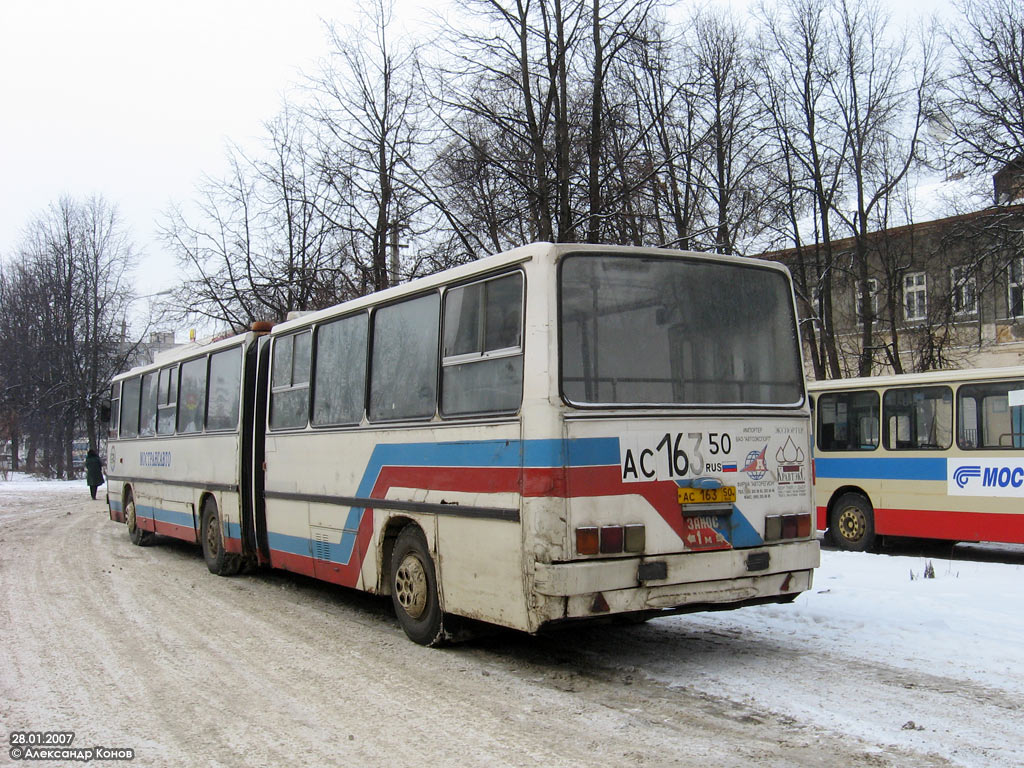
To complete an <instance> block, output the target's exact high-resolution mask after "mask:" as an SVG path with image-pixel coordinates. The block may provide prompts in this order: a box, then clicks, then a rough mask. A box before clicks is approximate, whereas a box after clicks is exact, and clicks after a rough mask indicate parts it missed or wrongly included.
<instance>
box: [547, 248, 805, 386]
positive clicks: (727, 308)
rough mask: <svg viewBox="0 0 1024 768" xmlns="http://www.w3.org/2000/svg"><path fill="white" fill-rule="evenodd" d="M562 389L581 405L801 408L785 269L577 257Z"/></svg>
mask: <svg viewBox="0 0 1024 768" xmlns="http://www.w3.org/2000/svg"><path fill="white" fill-rule="evenodd" d="M560 301H561V316H560V317H561V376H562V392H563V394H564V396H565V398H566V400H567V401H568V402H569V403H571V404H574V405H605V404H608V405H612V404H614V405H720V404H736V405H741V404H742V405H795V404H799V403H801V402H802V401H803V384H802V381H803V377H802V372H801V364H800V351H799V343H798V340H797V331H796V322H795V319H794V316H793V301H792V296H791V293H790V287H789V283H788V281H787V280H786V277H785V275H784V274H783V273H781V272H778V271H776V270H774V269H765V268H764V267H758V266H754V265H750V266H747V265H739V264H735V263H725V262H707V261H696V260H692V261H691V260H688V259H679V258H658V257H644V258H638V257H635V256H619V255H613V254H602V255H596V256H595V255H592V254H578V255H572V254H570V255H568V256H567V257H566V258H565V260H564V261H563V263H562V269H561V280H560Z"/></svg>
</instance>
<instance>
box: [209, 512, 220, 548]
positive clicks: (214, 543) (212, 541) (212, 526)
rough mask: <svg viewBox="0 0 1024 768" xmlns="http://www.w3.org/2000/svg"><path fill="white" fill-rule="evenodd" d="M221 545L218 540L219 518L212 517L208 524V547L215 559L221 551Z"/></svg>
mask: <svg viewBox="0 0 1024 768" xmlns="http://www.w3.org/2000/svg"><path fill="white" fill-rule="evenodd" d="M219 543H220V542H219V541H218V540H217V516H216V515H210V521H209V522H208V523H207V524H206V547H207V549H209V551H210V554H211V555H213V556H214V557H216V556H217V552H218V550H219V549H220V547H219V546H218V545H219Z"/></svg>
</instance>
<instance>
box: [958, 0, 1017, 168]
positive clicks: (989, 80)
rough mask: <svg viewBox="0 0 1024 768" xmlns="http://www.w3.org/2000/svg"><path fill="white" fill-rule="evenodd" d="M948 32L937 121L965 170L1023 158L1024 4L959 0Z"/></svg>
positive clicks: (998, 0) (999, 164)
mask: <svg viewBox="0 0 1024 768" xmlns="http://www.w3.org/2000/svg"><path fill="white" fill-rule="evenodd" d="M955 5H956V7H957V9H958V10H959V12H960V15H961V21H960V23H955V24H953V25H952V26H951V27H950V28H949V30H948V33H947V37H948V40H949V43H950V47H951V49H952V51H953V54H954V57H955V59H954V63H953V72H952V76H951V77H949V78H947V79H946V80H945V83H944V88H943V92H942V106H941V111H940V112H939V119H940V120H941V123H942V125H943V126H945V127H946V129H947V130H949V131H951V132H952V135H953V138H954V144H955V156H956V158H957V160H958V162H959V164H960V165H961V166H962V167H964V168H966V169H978V168H980V169H986V170H992V171H994V170H998V169H999V168H1001V167H1002V166H1004V165H1006V164H1007V163H1010V162H1013V161H1017V160H1020V159H1021V158H1024V7H1022V5H1021V3H1020V2H1018V0H958V2H957V3H956V4H955Z"/></svg>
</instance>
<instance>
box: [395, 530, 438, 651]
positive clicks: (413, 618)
mask: <svg viewBox="0 0 1024 768" xmlns="http://www.w3.org/2000/svg"><path fill="white" fill-rule="evenodd" d="M391 602H392V604H393V605H394V607H395V615H396V616H397V617H398V623H399V624H401V625H402V629H403V630H405V634H406V635H408V636H409V639H410V640H412V641H413V642H414V643H419V644H420V645H428V646H438V645H443V644H444V641H445V639H446V636H445V633H444V628H443V626H442V623H443V622H442V618H443V614H442V612H441V601H440V599H439V598H438V595H437V574H436V572H435V571H434V560H433V558H432V557H431V556H430V552H429V551H428V548H427V540H426V537H425V536H424V535H423V531H421V530H420V529H419V528H417V527H416V526H415V525H409V526H407V527H406V528H404V529H403V530H402V532H401V533H400V534H398V540H397V541H396V542H395V549H394V551H393V553H392V555H391Z"/></svg>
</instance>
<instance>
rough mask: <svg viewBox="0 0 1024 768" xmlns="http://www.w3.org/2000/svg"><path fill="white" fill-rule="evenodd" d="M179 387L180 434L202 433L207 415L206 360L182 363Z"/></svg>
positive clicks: (202, 358) (200, 359) (199, 359)
mask: <svg viewBox="0 0 1024 768" xmlns="http://www.w3.org/2000/svg"><path fill="white" fill-rule="evenodd" d="M179 370H180V371H181V382H180V384H179V385H178V432H179V433H181V432H186V433H189V432H202V431H203V419H204V418H205V414H206V358H205V357H200V358H197V359H195V360H189V361H188V362H185V363H182V364H181V367H180V369H179Z"/></svg>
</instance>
